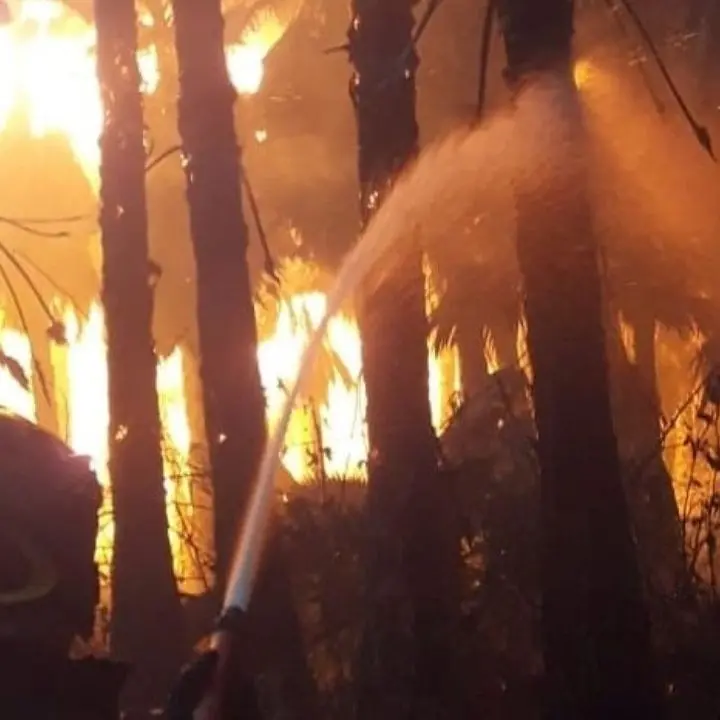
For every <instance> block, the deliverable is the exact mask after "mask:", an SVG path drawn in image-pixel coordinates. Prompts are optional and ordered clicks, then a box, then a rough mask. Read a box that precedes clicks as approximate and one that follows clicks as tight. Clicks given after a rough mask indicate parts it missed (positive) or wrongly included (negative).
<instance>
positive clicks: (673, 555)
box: [627, 314, 684, 598]
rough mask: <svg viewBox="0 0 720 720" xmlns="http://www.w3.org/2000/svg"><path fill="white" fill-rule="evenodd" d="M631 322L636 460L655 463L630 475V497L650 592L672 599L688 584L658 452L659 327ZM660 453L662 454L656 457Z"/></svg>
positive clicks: (669, 485) (668, 481)
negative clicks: (648, 460) (657, 344)
mask: <svg viewBox="0 0 720 720" xmlns="http://www.w3.org/2000/svg"><path fill="white" fill-rule="evenodd" d="M629 320H630V322H631V323H632V327H633V329H634V336H635V368H634V369H635V375H636V377H637V380H638V381H639V382H638V383H637V384H636V387H635V392H634V393H632V395H634V396H635V397H634V401H635V402H636V403H637V404H638V408H637V426H636V432H637V435H636V437H637V439H638V443H637V446H638V449H639V451H640V452H639V453H638V454H637V455H636V456H635V458H634V460H635V461H636V462H635V464H639V463H643V462H645V458H647V457H648V456H651V457H652V458H653V459H652V460H651V461H650V462H649V463H646V466H645V467H640V471H639V472H636V473H632V472H631V475H630V477H629V478H628V485H627V492H628V498H629V500H630V503H631V507H630V509H631V512H632V514H633V515H634V516H635V526H636V528H637V539H638V548H639V550H640V553H641V558H642V559H643V560H644V563H645V573H646V576H647V577H648V579H649V581H650V586H651V588H652V589H653V590H654V591H655V592H656V593H660V594H662V595H663V596H664V598H668V597H670V596H671V595H672V594H673V593H674V592H676V591H677V589H678V583H680V582H682V580H683V570H684V552H683V543H682V528H681V524H680V514H679V511H678V505H677V501H676V499H675V491H674V489H673V481H672V477H671V476H670V474H669V473H668V471H667V469H666V467H665V464H664V462H663V458H662V452H661V451H660V449H659V446H660V439H661V438H660V416H661V414H662V409H661V404H660V395H659V390H658V386H657V367H656V365H657V362H656V352H655V330H656V323H655V320H654V319H653V318H652V317H647V316H646V315H644V314H643V316H641V315H638V316H637V317H634V318H633V317H631V318H629ZM655 448H657V449H658V450H657V452H655V453H654V456H653V450H654V449H655Z"/></svg>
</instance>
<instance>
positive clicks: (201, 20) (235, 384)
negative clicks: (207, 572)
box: [173, 0, 318, 720]
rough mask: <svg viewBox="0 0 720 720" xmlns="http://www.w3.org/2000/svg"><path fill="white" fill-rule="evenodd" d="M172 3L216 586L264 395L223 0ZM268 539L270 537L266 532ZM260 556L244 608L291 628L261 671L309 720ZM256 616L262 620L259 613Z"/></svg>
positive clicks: (291, 616) (228, 555) (291, 621)
mask: <svg viewBox="0 0 720 720" xmlns="http://www.w3.org/2000/svg"><path fill="white" fill-rule="evenodd" d="M173 10H174V17H175V32H176V48H177V60H178V69H179V80H180V100H179V104H178V117H179V129H180V136H181V139H182V145H183V152H184V154H185V170H186V179H187V197H188V203H189V205H190V229H191V235H192V242H193V250H194V255H195V265H196V273H197V321H198V333H199V354H200V378H201V380H202V389H203V406H204V416H205V430H206V433H207V440H208V452H209V458H210V466H211V471H212V481H213V495H214V497H213V510H214V517H215V533H214V534H215V552H216V578H217V585H218V590H219V592H221V593H222V592H224V589H225V584H226V582H227V579H228V572H229V569H230V564H231V561H232V555H233V552H234V548H235V542H236V539H237V531H238V525H239V522H240V521H241V520H242V518H243V516H244V511H245V507H246V503H247V501H248V499H249V497H250V493H251V491H252V485H253V482H254V480H255V477H256V473H257V470H258V466H259V463H260V458H261V455H262V452H263V448H264V444H265V437H266V428H265V397H264V393H263V389H262V386H261V383H260V373H259V369H258V361H257V327H256V323H255V311H254V306H253V298H252V288H251V284H250V273H249V267H248V262H247V247H248V232H247V227H246V225H245V221H244V218H243V208H242V199H241V192H240V190H241V183H240V178H241V175H240V173H241V165H240V149H239V147H238V142H237V137H236V134H235V125H234V113H233V109H234V104H235V98H236V95H235V90H234V88H233V87H232V85H231V83H230V80H229V77H228V72H227V67H226V63H225V51H224V42H223V18H222V12H221V2H220V0H203V2H202V3H201V2H198V1H197V0H173ZM270 542H271V543H274V542H275V540H274V535H273V534H271V537H270ZM268 557H272V558H273V563H272V567H271V569H270V568H267V569H266V571H265V572H264V573H260V576H259V579H258V587H257V591H256V594H255V598H254V600H253V607H252V608H251V611H253V612H254V608H255V607H257V606H267V605H268V604H270V605H271V606H272V607H273V608H274V613H275V616H274V618H273V620H272V622H274V623H275V624H276V626H279V627H282V628H283V629H284V630H285V631H287V630H288V629H292V632H291V633H290V632H284V633H283V634H282V635H281V634H280V633H274V634H273V633H269V632H268V646H269V647H268V648H265V650H266V651H267V652H266V655H267V657H268V661H267V662H268V665H270V666H271V667H270V668H268V672H275V671H277V673H278V674H282V675H283V676H284V680H283V687H285V688H292V689H293V690H297V688H299V687H300V688H302V692H300V691H298V692H297V693H296V694H295V695H293V696H292V697H290V696H289V695H288V694H287V693H286V695H285V697H284V698H282V699H281V701H282V702H283V703H284V705H285V708H284V709H285V711H286V712H289V713H290V714H289V715H287V717H297V718H299V719H301V720H305V719H306V718H307V719H308V720H312V718H314V717H317V714H318V713H317V704H316V700H317V694H316V690H315V686H314V683H313V681H312V677H311V675H310V672H309V669H308V665H307V660H306V657H305V655H304V648H303V644H302V637H301V635H300V628H299V624H298V621H297V616H296V612H295V608H294V606H293V603H292V597H291V596H290V595H289V594H288V593H283V594H282V595H280V596H278V595H277V594H275V593H273V592H272V590H271V588H272V587H273V585H274V582H270V580H268V579H267V578H268V577H269V576H272V575H274V574H280V575H283V576H285V575H286V574H287V569H286V566H285V559H284V555H283V553H282V549H281V548H276V547H275V546H274V545H273V547H271V548H270V549H269V550H268ZM274 581H275V582H277V583H279V582H280V580H279V579H278V578H274ZM257 621H258V622H262V619H261V616H258V618H257ZM263 631H264V629H263V628H261V629H260V632H263ZM271 643H272V645H271ZM289 654H291V655H292V661H289V660H288V655H289ZM264 670H265V668H262V669H261V672H263V671H264Z"/></svg>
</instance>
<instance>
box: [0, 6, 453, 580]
mask: <svg viewBox="0 0 720 720" xmlns="http://www.w3.org/2000/svg"><path fill="white" fill-rule="evenodd" d="M286 29H287V28H285V27H283V26H282V25H281V24H280V23H279V21H278V20H277V18H276V17H275V16H274V15H273V14H272V13H269V14H267V16H262V17H260V18H259V19H258V20H257V21H256V22H254V23H253V24H252V26H251V27H250V28H249V29H248V30H247V31H246V32H245V33H244V34H243V36H242V37H241V39H240V42H239V43H238V44H235V45H230V46H229V47H228V48H227V60H228V71H229V75H230V77H231V80H232V82H233V83H234V85H235V87H236V89H237V90H238V92H241V93H249V94H252V93H255V92H257V91H258V89H259V88H260V86H261V83H262V79H263V64H264V60H265V58H266V56H267V54H268V53H269V51H270V50H271V49H272V47H273V46H274V45H275V44H276V43H277V42H278V41H279V39H280V38H281V37H282V35H283V34H284V32H285V30H286ZM94 47H95V30H94V28H93V27H92V25H90V24H88V23H87V22H86V21H85V20H84V19H83V18H81V17H80V16H79V15H77V14H75V13H73V12H72V11H71V10H69V9H68V8H67V7H66V6H64V5H63V4H62V3H60V2H57V1H56V0H24V1H23V2H22V3H18V4H17V10H16V12H15V14H14V15H13V22H12V23H11V24H9V25H6V26H3V27H0V67H2V68H3V72H2V74H1V75H0V132H2V131H4V130H5V129H6V128H8V127H9V126H10V125H12V123H13V122H14V121H15V120H16V118H17V117H18V114H19V115H20V116H21V117H22V120H23V122H25V123H26V124H27V126H28V128H29V131H30V133H31V134H32V136H34V137H37V138H42V137H46V136H48V135H54V134H59V135H63V136H65V137H66V138H67V139H68V141H69V143H70V146H71V149H72V151H73V155H74V157H75V160H76V162H78V164H79V166H80V167H81V169H82V170H83V172H84V174H85V176H86V177H87V179H88V181H89V182H90V184H91V186H92V188H93V189H94V190H95V192H97V189H98V187H99V160H100V157H99V138H100V133H101V130H102V107H101V103H100V99H99V88H98V82H97V78H96V73H95V60H94ZM138 64H139V68H140V72H141V76H142V84H143V91H144V92H145V93H152V92H154V90H155V88H156V87H157V84H158V78H159V68H158V61H157V53H156V51H155V48H150V49H146V50H144V51H143V52H142V53H141V54H140V55H139V57H138ZM284 292H285V293H286V296H287V298H288V299H287V300H286V301H285V302H283V303H281V304H280V306H279V311H278V315H277V318H276V322H275V330H274V332H273V333H272V335H270V336H267V335H265V336H263V341H262V342H261V343H260V345H259V348H258V360H259V366H260V371H261V377H262V381H263V385H264V387H265V391H266V396H267V414H268V422H269V424H270V425H271V426H272V425H273V423H274V422H275V420H276V418H277V415H278V413H279V411H280V409H281V406H282V402H283V398H284V393H283V388H284V387H288V386H290V385H291V384H292V382H293V380H294V379H295V376H296V374H297V372H298V369H299V364H300V358H301V355H302V352H303V349H304V347H305V345H306V343H307V341H308V338H309V335H310V333H311V331H312V329H313V328H314V327H316V326H317V324H318V322H319V320H320V317H321V315H322V313H323V311H324V308H325V296H324V295H323V294H322V293H321V292H303V293H296V294H292V287H286V288H285V289H284ZM288 293H289V294H288ZM48 300H50V301H52V302H51V304H52V305H53V306H56V304H57V299H56V298H49V299H48ZM60 314H61V316H62V318H63V320H64V323H65V326H66V329H67V340H68V343H67V345H63V346H60V345H53V347H52V348H51V357H52V374H53V377H52V385H53V387H54V390H55V396H56V397H55V405H56V413H57V416H58V420H59V422H60V429H61V433H62V435H63V436H64V438H65V439H66V440H67V442H68V443H69V445H70V446H71V447H72V448H73V449H74V450H75V451H76V452H77V453H78V454H82V455H87V456H89V457H91V458H92V461H93V464H94V467H95V469H96V471H97V473H98V476H99V479H100V481H101V483H102V485H103V487H104V488H105V490H106V506H105V507H104V508H103V510H102V519H101V532H100V537H99V538H98V541H99V542H98V561H99V563H100V564H101V566H103V567H104V568H106V569H107V568H108V567H109V563H110V559H111V554H112V542H113V525H112V521H111V520H105V518H110V517H111V514H110V506H109V497H110V493H109V492H107V491H108V490H109V486H110V477H109V473H108V439H107V433H108V425H109V419H108V385H107V382H108V379H107V363H106V353H107V346H106V341H105V327H104V318H103V311H102V308H101V306H100V304H99V302H96V303H95V305H94V306H93V307H92V309H91V312H90V314H89V316H88V317H87V318H84V319H83V321H82V322H80V321H79V320H78V318H77V316H76V315H75V313H74V312H73V311H72V310H70V309H68V308H61V313H60ZM297 317H302V318H303V321H302V322H299V323H298V322H297V321H296V318H297ZM2 327H3V326H2V323H0V347H2V349H3V351H4V352H5V353H6V354H7V355H8V356H10V357H12V358H14V359H15V360H17V361H18V362H19V363H20V365H21V366H22V367H23V369H24V371H25V373H26V375H27V377H28V378H31V377H32V374H33V369H34V367H33V366H34V363H33V362H32V352H31V348H30V342H29V340H28V338H27V337H26V336H25V335H23V334H22V333H19V332H16V331H11V330H9V329H2ZM260 330H261V335H262V328H260ZM327 344H328V346H329V348H330V350H331V351H332V354H333V355H334V357H336V358H337V362H338V363H339V365H338V367H337V368H336V369H335V370H333V372H332V373H331V374H330V375H329V376H328V377H326V378H325V379H324V381H323V382H324V386H323V387H321V388H320V391H319V393H318V395H317V397H314V398H313V397H310V396H308V402H307V403H306V404H305V405H304V406H303V407H300V408H298V409H297V410H296V413H295V417H294V418H293V421H292V423H291V427H290V431H289V433H288V438H287V450H286V452H285V454H284V457H283V462H284V465H285V467H286V469H287V470H288V472H289V474H290V475H291V476H292V478H293V479H294V480H295V481H297V482H305V481H307V480H309V479H310V478H312V477H314V476H317V474H318V472H322V473H323V475H327V476H344V477H353V478H357V479H360V478H362V477H363V476H364V460H365V457H366V455H367V443H366V433H365V424H364V419H363V418H364V407H365V399H364V393H363V388H362V382H361V379H360V377H361V347H360V338H359V332H358V329H357V325H356V323H355V322H354V320H353V319H352V318H350V317H338V318H336V319H334V320H333V321H332V323H331V325H330V331H329V334H328V339H327ZM448 358H449V359H448ZM448 358H444V359H441V360H438V359H437V358H434V357H431V360H430V366H429V377H430V385H431V401H432V409H433V420H434V422H435V424H436V426H439V425H440V424H442V423H443V422H444V420H445V416H446V414H447V412H446V411H447V408H448V395H449V392H450V391H452V390H456V389H457V388H456V387H455V385H456V384H457V383H456V380H457V372H454V377H455V380H453V381H452V382H451V385H452V388H450V389H448V388H447V387H446V385H447V383H445V384H444V383H443V378H446V376H447V371H446V370H447V368H448V367H450V366H452V367H453V368H455V371H456V369H457V368H456V365H457V362H456V360H454V359H453V358H452V357H450V356H448ZM448 363H449V364H448ZM184 373H185V369H184V358H183V355H182V352H181V350H180V349H179V348H176V349H175V350H174V352H172V353H171V354H170V355H169V356H168V357H167V358H165V359H163V360H161V361H160V362H159V364H158V377H157V383H158V393H159V398H160V414H161V419H162V423H163V428H164V437H165V445H166V447H165V448H164V456H165V475H166V483H165V485H166V491H167V498H168V500H167V508H168V520H169V525H170V527H171V528H172V532H171V545H172V549H173V554H174V559H175V570H176V572H177V575H178V577H179V578H184V579H183V580H182V581H181V589H182V590H183V591H184V592H189V593H196V592H202V590H204V589H205V584H204V583H205V582H206V581H207V580H208V578H206V577H205V570H203V568H202V567H200V560H199V558H198V557H197V553H196V552H195V551H191V550H190V549H189V544H188V541H187V534H188V532H192V528H193V526H195V528H196V529H199V531H200V532H201V534H202V535H204V536H205V537H208V536H209V533H207V528H205V530H204V531H203V529H202V528H201V527H200V526H203V527H204V524H205V525H206V524H207V519H206V517H205V518H204V519H201V518H198V517H196V516H197V515H201V514H202V513H200V512H197V505H196V491H195V489H194V488H193V486H192V484H191V480H190V478H191V476H192V475H193V473H191V472H190V453H191V444H192V441H191V431H190V427H189V421H188V404H187V403H188V400H187V398H186V394H185V382H184V380H185V379H184ZM348 378H350V381H349V382H348ZM0 404H3V405H5V406H6V407H8V408H10V409H11V410H13V411H14V412H16V413H18V414H19V415H22V416H23V417H26V418H28V419H30V420H35V419H36V399H35V398H33V396H32V394H31V393H29V392H26V391H24V390H23V389H22V388H21V387H20V386H19V385H18V384H17V382H16V381H15V380H14V379H13V378H12V377H10V375H9V373H8V371H7V370H6V369H2V370H0ZM318 463H320V468H318ZM188 528H190V530H189V531H188ZM208 545H209V541H208Z"/></svg>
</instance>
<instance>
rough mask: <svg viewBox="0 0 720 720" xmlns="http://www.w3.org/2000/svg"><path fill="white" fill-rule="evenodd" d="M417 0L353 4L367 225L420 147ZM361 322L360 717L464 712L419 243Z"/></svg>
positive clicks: (365, 308) (368, 298)
mask: <svg viewBox="0 0 720 720" xmlns="http://www.w3.org/2000/svg"><path fill="white" fill-rule="evenodd" d="M415 4H416V2H415V1H414V0H353V2H352V3H351V8H352V20H351V26H350V31H349V41H350V45H349V47H350V57H351V60H352V62H353V65H354V68H355V74H354V76H353V79H352V83H351V88H352V89H351V92H352V98H353V102H354V104H355V111H356V117H357V126H358V145H359V148H358V151H359V156H358V165H359V179H360V207H361V216H362V223H363V225H366V224H367V223H368V222H369V221H370V219H371V218H372V216H373V213H374V211H375V210H376V209H377V207H378V206H379V204H380V203H381V202H382V199H383V196H384V195H385V194H386V192H387V190H388V188H389V187H390V185H391V184H392V181H393V179H394V177H395V176H396V175H397V173H398V172H399V171H400V170H402V169H403V167H404V166H405V165H406V163H407V162H408V161H409V160H411V159H412V158H413V157H414V156H415V154H416V152H417V145H418V127H417V122H416V117H415V72H416V69H417V64H418V60H417V56H416V54H415V51H414V45H413V38H412V34H413V24H414V19H413V6H414V5H415ZM359 321H360V330H361V336H362V345H363V368H364V370H363V372H364V379H365V385H366V389H367V423H368V436H369V444H370V451H369V458H370V459H369V463H368V471H369V488H368V499H367V505H368V514H369V521H368V527H369V530H368V533H369V536H368V547H367V548H366V552H367V568H366V572H367V576H366V589H367V597H366V599H365V603H366V608H365V610H366V613H367V614H366V627H365V630H364V638H363V642H362V645H363V647H362V651H361V658H360V667H359V673H360V677H359V692H360V698H359V707H358V712H359V717H360V718H361V719H363V720H369V719H370V718H372V720H385V719H386V718H388V719H389V718H393V720H397V719H398V718H410V717H412V718H425V717H428V718H430V717H432V718H442V717H456V716H457V714H456V713H454V712H453V707H454V705H453V703H454V702H455V701H456V697H455V694H454V693H453V692H452V690H451V686H452V683H453V681H454V679H455V677H454V672H453V663H452V661H451V657H452V649H451V648H452V642H453V640H452V638H453V612H454V611H455V610H456V607H454V603H455V602H456V600H457V593H456V588H455V587H454V582H453V581H454V579H455V571H456V567H457V564H458V562H459V557H458V547H459V545H458V544H457V542H456V541H455V539H453V536H452V533H451V531H450V523H449V518H448V511H447V508H448V493H447V490H446V488H445V487H443V483H442V479H441V476H440V473H439V471H438V456H437V449H436V448H437V445H436V438H435V434H434V431H433V427H432V423H431V416H430V405H429V400H428V348H427V334H428V323H427V318H426V315H425V278H424V274H423V269H422V257H421V253H420V251H419V249H418V250H415V251H414V252H410V253H409V254H408V256H407V257H403V258H402V262H401V263H397V265H396V266H394V267H393V269H392V270H391V271H389V273H388V274H387V276H383V278H382V279H381V280H380V281H379V284H378V286H377V287H376V288H373V290H372V292H366V293H363V294H362V297H361V298H359Z"/></svg>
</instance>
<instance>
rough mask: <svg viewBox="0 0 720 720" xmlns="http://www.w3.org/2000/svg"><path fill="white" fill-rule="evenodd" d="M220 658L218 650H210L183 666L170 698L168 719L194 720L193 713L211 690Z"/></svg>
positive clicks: (166, 715)
mask: <svg viewBox="0 0 720 720" xmlns="http://www.w3.org/2000/svg"><path fill="white" fill-rule="evenodd" d="M219 660H220V655H219V653H218V651H217V650H208V651H207V652H204V653H203V654H202V655H200V657H199V658H197V659H196V660H194V661H193V662H191V663H190V664H189V665H186V666H185V667H184V668H183V670H182V672H181V673H180V678H179V679H178V681H177V683H176V685H175V687H174V688H173V690H172V692H171V693H170V697H169V699H168V704H167V708H166V710H165V717H166V718H167V720H192V718H193V713H194V712H195V710H196V709H197V708H198V706H199V705H200V703H201V702H202V701H203V699H204V698H205V696H206V695H207V694H208V693H209V692H210V688H211V686H212V684H213V680H214V679H215V673H216V672H217V668H218V663H219Z"/></svg>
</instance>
